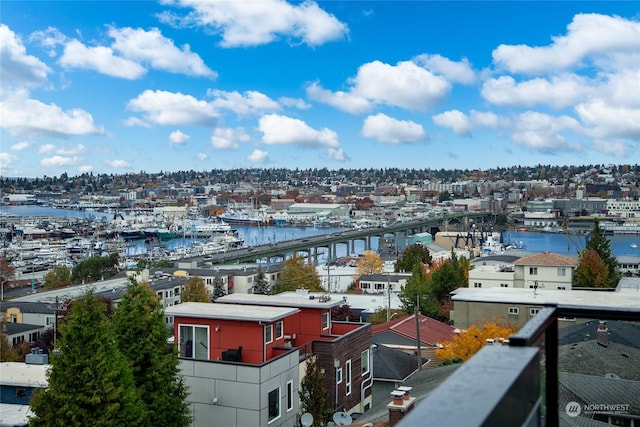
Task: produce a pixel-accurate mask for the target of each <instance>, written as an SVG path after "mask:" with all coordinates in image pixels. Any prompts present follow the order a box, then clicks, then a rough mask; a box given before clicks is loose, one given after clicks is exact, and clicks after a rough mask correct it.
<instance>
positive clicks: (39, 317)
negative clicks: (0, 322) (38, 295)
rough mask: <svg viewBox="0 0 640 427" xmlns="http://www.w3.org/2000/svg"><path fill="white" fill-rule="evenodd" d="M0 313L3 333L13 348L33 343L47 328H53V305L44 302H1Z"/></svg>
mask: <svg viewBox="0 0 640 427" xmlns="http://www.w3.org/2000/svg"><path fill="white" fill-rule="evenodd" d="M0 312H1V313H2V315H3V319H4V322H5V323H4V327H5V330H4V333H5V334H6V335H7V338H8V340H9V342H10V343H12V344H13V345H14V346H15V345H18V344H19V343H21V342H23V341H24V342H27V343H33V342H35V341H37V340H38V339H39V338H40V335H41V334H42V333H43V332H44V331H46V330H47V329H48V328H53V327H55V304H48V303H44V302H19V301H3V302H2V303H0Z"/></svg>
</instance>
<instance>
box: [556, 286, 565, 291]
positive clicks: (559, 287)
mask: <svg viewBox="0 0 640 427" xmlns="http://www.w3.org/2000/svg"><path fill="white" fill-rule="evenodd" d="M558 290H560V291H566V290H567V288H566V286H558Z"/></svg>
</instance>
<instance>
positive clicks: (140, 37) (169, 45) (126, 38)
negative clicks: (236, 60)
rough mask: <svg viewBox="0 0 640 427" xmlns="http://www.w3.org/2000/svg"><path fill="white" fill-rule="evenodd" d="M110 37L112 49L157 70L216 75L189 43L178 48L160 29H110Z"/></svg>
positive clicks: (212, 76) (190, 74)
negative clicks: (112, 40) (192, 50)
mask: <svg viewBox="0 0 640 427" xmlns="http://www.w3.org/2000/svg"><path fill="white" fill-rule="evenodd" d="M109 36H111V37H112V38H113V39H114V40H115V41H114V42H113V44H112V45H111V48H112V49H113V50H115V51H117V52H119V53H120V54H121V55H122V56H123V57H124V58H127V59H130V60H133V61H138V62H141V63H145V64H149V65H150V66H151V67H153V68H155V69H157V70H164V71H168V72H171V73H179V74H186V75H189V76H203V77H208V78H212V79H214V78H216V77H217V73H216V72H215V71H212V70H211V69H209V67H207V66H206V65H205V63H204V61H203V60H202V58H200V56H198V55H197V54H195V53H193V52H191V48H190V46H189V45H184V46H182V48H178V47H176V46H175V45H174V43H173V41H172V40H170V39H168V38H166V37H164V36H163V35H162V34H161V33H160V31H159V30H158V29H157V28H152V29H151V30H149V31H145V30H143V29H140V28H138V29H134V28H130V27H127V28H113V27H112V28H110V29H109Z"/></svg>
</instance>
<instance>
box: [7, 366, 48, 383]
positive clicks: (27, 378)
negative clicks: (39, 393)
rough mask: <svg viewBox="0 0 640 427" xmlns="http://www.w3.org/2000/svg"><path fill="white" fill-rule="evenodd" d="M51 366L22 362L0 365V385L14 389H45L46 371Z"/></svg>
mask: <svg viewBox="0 0 640 427" xmlns="http://www.w3.org/2000/svg"><path fill="white" fill-rule="evenodd" d="M49 368H51V365H34V364H30V363H29V364H27V363H24V362H2V363H0V385H3V386H15V387H31V388H33V387H38V388H40V387H46V386H47V371H48V370H49Z"/></svg>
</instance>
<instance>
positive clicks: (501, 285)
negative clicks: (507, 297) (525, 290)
mask: <svg viewBox="0 0 640 427" xmlns="http://www.w3.org/2000/svg"><path fill="white" fill-rule="evenodd" d="M500 287H501V288H508V287H509V284H508V283H500Z"/></svg>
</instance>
